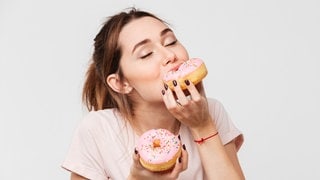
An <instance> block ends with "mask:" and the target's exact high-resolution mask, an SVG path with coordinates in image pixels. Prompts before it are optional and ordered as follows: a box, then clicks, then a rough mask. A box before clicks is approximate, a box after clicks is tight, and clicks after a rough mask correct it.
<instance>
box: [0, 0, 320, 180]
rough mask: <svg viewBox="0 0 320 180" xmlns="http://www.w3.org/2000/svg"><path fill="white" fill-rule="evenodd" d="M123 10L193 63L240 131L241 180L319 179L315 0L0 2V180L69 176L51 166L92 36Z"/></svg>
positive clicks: (75, 114)
mask: <svg viewBox="0 0 320 180" xmlns="http://www.w3.org/2000/svg"><path fill="white" fill-rule="evenodd" d="M131 6H135V7H137V8H140V9H143V10H148V11H151V12H153V13H154V14H156V15H159V16H160V17H162V18H163V19H164V20H166V21H168V22H169V23H170V24H172V28H173V29H174V30H175V33H176V35H177V36H178V38H179V39H180V41H182V43H184V45H185V46H186V48H187V49H188V50H189V54H190V56H192V57H201V58H202V59H204V60H205V62H206V64H207V66H208V70H209V74H208V76H207V77H206V79H205V80H204V83H205V86H206V89H207V95H208V96H210V97H214V98H217V99H218V100H220V101H221V102H222V103H223V104H224V105H225V108H226V109H227V111H228V112H229V113H230V115H231V117H232V119H233V121H234V122H235V124H236V125H237V126H238V127H239V128H240V129H241V130H242V131H243V133H244V135H245V142H244V144H243V146H242V148H241V149H240V151H239V159H240V161H241V164H242V167H243V170H244V173H245V175H246V177H247V179H249V180H257V179H259V180H264V179H265V180H271V179H272V180H275V179H277V180H278V179H279V180H284V179H290V180H293V179H296V180H300V179H320V171H319V162H320V156H319V153H320V144H319V140H318V139H319V137H320V133H319V127H320V124H319V121H320V115H319V111H320V93H319V92H320V33H319V32H320V11H319V9H320V1H318V0H304V1H302V0H301V1H298V0H270V1H254V0H240V1H239V0H231V1H209V0H205V1H197V2H195V1H191V2H187V1H182V0H181V1H178V0H177V1H170V0H161V1H150V0H144V1H143V0H140V1H107V0H91V1H84V0H83V1H81V0H55V1H44V0H0V144H1V147H0V179H10V180H11V179H14V180H16V179H30V180H31V179H32V180H34V179H52V180H56V179H68V178H69V173H68V172H66V171H65V170H63V169H62V168H60V164H61V163H62V161H63V159H64V156H65V155H66V152H67V150H68V146H69V143H70V141H71V137H72V135H73V130H74V128H75V127H76V125H77V123H78V122H79V121H80V120H81V118H82V116H83V115H84V114H85V113H86V111H85V108H84V107H83V106H82V104H81V89H82V84H83V79H84V73H85V71H86V67H87V63H88V61H89V59H90V56H91V53H92V47H93V46H92V44H93V38H94V36H95V35H96V33H97V32H98V30H99V28H100V27H101V26H100V25H101V24H102V23H103V22H104V20H105V18H106V17H107V16H109V15H112V14H114V13H117V12H119V11H121V10H123V9H125V8H127V7H131ZM190 166H192V165H190Z"/></svg>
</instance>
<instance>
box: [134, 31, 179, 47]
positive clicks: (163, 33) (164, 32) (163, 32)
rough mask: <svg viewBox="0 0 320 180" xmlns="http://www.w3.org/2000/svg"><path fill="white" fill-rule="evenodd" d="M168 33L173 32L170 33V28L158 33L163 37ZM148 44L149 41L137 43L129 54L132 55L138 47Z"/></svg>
mask: <svg viewBox="0 0 320 180" xmlns="http://www.w3.org/2000/svg"><path fill="white" fill-rule="evenodd" d="M168 32H173V31H172V30H171V29H170V28H165V29H164V30H162V31H161V32H160V36H164V35H165V34H167V33H168ZM148 42H150V39H144V40H142V41H140V42H138V43H137V44H136V45H135V46H134V47H133V49H132V52H131V53H133V52H134V51H135V50H136V49H137V48H138V47H139V46H142V45H143V44H146V43H148Z"/></svg>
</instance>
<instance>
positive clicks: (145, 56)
mask: <svg viewBox="0 0 320 180" xmlns="http://www.w3.org/2000/svg"><path fill="white" fill-rule="evenodd" d="M151 54H152V52H149V53H147V54H146V55H143V56H141V57H140V58H141V59H145V58H147V57H148V56H150V55H151Z"/></svg>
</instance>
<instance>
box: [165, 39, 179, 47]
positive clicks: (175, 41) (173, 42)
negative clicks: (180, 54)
mask: <svg viewBox="0 0 320 180" xmlns="http://www.w3.org/2000/svg"><path fill="white" fill-rule="evenodd" d="M177 42H178V40H174V41H172V42H171V43H169V44H166V45H165V46H172V45H175V44H176V43H177Z"/></svg>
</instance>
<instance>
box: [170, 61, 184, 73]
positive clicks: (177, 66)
mask: <svg viewBox="0 0 320 180" xmlns="http://www.w3.org/2000/svg"><path fill="white" fill-rule="evenodd" d="M181 64H183V63H180V64H178V65H176V66H174V67H173V68H171V69H170V70H169V71H168V73H170V72H176V71H177V70H178V69H179V67H180V66H181Z"/></svg>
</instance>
